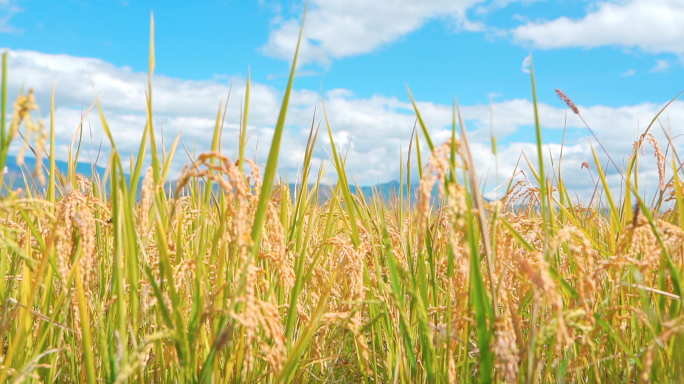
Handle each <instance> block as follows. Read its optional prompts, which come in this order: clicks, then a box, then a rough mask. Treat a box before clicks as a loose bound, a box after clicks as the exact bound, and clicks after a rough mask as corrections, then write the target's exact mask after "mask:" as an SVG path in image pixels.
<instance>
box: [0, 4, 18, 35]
mask: <svg viewBox="0 0 684 384" xmlns="http://www.w3.org/2000/svg"><path fill="white" fill-rule="evenodd" d="M18 12H21V8H19V7H18V6H17V5H16V4H15V1H13V0H0V33H21V32H22V29H19V28H16V27H13V26H12V25H10V21H11V20H12V17H14V15H15V14H17V13H18Z"/></svg>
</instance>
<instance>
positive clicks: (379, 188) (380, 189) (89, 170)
mask: <svg viewBox="0 0 684 384" xmlns="http://www.w3.org/2000/svg"><path fill="white" fill-rule="evenodd" d="M55 165H56V166H57V169H59V171H60V172H61V173H63V174H66V173H67V172H68V170H69V163H68V162H66V161H60V160H57V161H55ZM6 166H7V173H5V174H4V178H5V181H6V182H7V181H10V180H14V185H15V186H17V185H18V184H17V183H22V184H23V180H22V179H23V176H22V169H23V171H24V173H25V174H26V175H27V176H30V175H31V174H32V172H33V170H34V169H35V166H36V159H35V158H34V157H26V158H25V159H24V165H23V166H21V167H20V166H19V165H17V159H16V157H15V156H8V157H7V164H6ZM43 166H44V167H46V168H45V173H46V174H47V169H48V168H49V167H50V162H49V159H44V160H43ZM76 173H80V174H82V175H84V176H85V177H88V178H90V177H91V176H92V175H93V174H94V173H97V174H98V175H99V176H100V177H101V178H102V177H103V176H104V174H105V168H104V167H100V166H97V167H93V166H92V165H91V164H89V163H85V162H81V163H78V164H77V165H76ZM143 177H144V175H141V180H140V182H141V183H142V178H143ZM126 179H128V180H130V175H128V174H127V175H126ZM175 185H176V181H175V180H173V181H169V182H167V185H166V187H165V188H164V189H165V190H168V189H169V186H170V187H172V188H174V187H175ZM289 187H290V195H291V196H292V198H295V191H297V190H299V185H297V184H293V183H291V184H289ZM349 187H350V189H351V192H352V193H353V194H355V195H357V194H358V193H359V190H360V192H361V193H362V194H363V196H364V197H365V198H366V199H367V200H369V199H371V198H372V197H373V196H374V195H378V196H380V197H381V198H382V199H383V200H384V201H391V200H393V199H395V198H396V197H398V196H399V188H400V187H401V185H400V183H399V182H398V181H390V182H387V183H382V184H376V185H372V186H360V187H359V188H358V189H357V187H356V185H350V186H349ZM418 187H419V185H418V184H411V186H410V191H411V197H410V198H411V201H415V199H416V192H417V190H418ZM214 188H218V187H217V186H216V184H214ZM311 188H313V185H309V190H311ZM334 188H335V186H334V185H320V186H319V191H318V200H319V202H324V201H326V200H327V199H328V198H329V196H331V194H332V191H333V190H334ZM217 191H218V189H217ZM139 192H140V188H138V193H139ZM403 194H404V196H406V184H404V185H403ZM437 194H438V190H437V186H435V188H434V190H433V196H437Z"/></svg>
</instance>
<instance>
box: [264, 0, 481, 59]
mask: <svg viewBox="0 0 684 384" xmlns="http://www.w3.org/2000/svg"><path fill="white" fill-rule="evenodd" d="M483 1H484V0H422V1H413V0H374V1H367V0H311V1H310V2H309V4H310V5H309V12H308V14H307V16H306V26H305V28H304V37H303V42H302V48H301V55H300V62H301V63H302V64H305V63H312V62H315V63H319V64H323V65H326V64H329V63H330V61H331V60H332V59H336V58H341V57H346V56H353V55H359V54H364V53H369V52H372V51H374V50H375V49H377V48H378V47H381V46H383V45H385V44H388V43H391V42H394V41H396V40H398V39H399V38H401V37H402V36H404V35H406V34H408V33H410V32H413V31H415V30H417V29H418V28H420V27H421V26H422V25H423V24H424V23H426V22H427V21H428V20H430V19H434V18H437V17H446V18H449V19H451V20H453V21H455V22H456V24H457V26H458V28H460V29H464V30H481V29H482V28H484V26H483V25H482V24H481V23H473V22H469V21H468V20H467V19H466V11H467V10H468V9H469V8H471V7H473V6H474V5H476V4H478V3H480V2H483ZM275 25H276V29H275V30H273V31H272V32H271V34H270V36H269V41H268V43H267V44H266V45H265V46H264V47H263V50H264V52H265V53H266V54H268V55H270V56H273V57H278V58H282V59H285V60H290V59H292V57H293V52H294V49H295V46H296V44H297V38H298V36H299V30H300V21H299V20H298V19H288V20H280V17H277V18H276V23H275Z"/></svg>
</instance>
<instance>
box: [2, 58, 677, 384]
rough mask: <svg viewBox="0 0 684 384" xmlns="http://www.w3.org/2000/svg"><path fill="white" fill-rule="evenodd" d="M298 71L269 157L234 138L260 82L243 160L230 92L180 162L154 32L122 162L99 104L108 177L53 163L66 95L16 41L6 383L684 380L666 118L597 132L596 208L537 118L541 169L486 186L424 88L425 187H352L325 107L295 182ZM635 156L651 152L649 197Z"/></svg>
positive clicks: (10, 111)
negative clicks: (54, 101) (576, 194)
mask: <svg viewBox="0 0 684 384" xmlns="http://www.w3.org/2000/svg"><path fill="white" fill-rule="evenodd" d="M295 67H296V55H295V62H294V63H293V65H292V71H291V73H290V80H289V83H288V87H287V90H286V92H285V96H284V100H283V103H282V107H281V111H280V117H279V119H278V122H277V124H276V126H275V134H274V138H273V141H272V145H271V149H270V154H269V157H268V158H267V159H260V160H265V161H266V162H265V163H263V164H257V163H254V162H253V161H251V160H249V159H247V158H245V155H244V147H245V136H246V126H247V124H246V123H247V119H248V116H249V113H248V112H249V83H248V86H247V94H246V95H245V100H246V103H245V106H244V111H243V112H244V113H243V119H244V121H243V124H242V127H243V129H242V131H241V135H240V137H238V138H235V140H238V141H239V142H240V152H239V156H238V157H237V158H229V157H228V156H227V155H226V154H225V153H224V152H222V151H221V148H220V144H219V143H220V138H221V137H222V131H221V127H222V125H221V121H222V116H223V114H224V113H225V111H223V110H219V111H218V114H217V119H216V128H215V131H214V132H213V145H212V150H211V151H210V152H207V153H203V154H200V155H199V156H197V157H196V159H195V160H194V162H192V163H191V164H188V165H187V167H186V168H185V169H184V170H183V172H182V173H181V175H180V176H179V177H178V178H177V179H174V180H170V179H169V177H168V175H169V169H170V167H171V163H172V160H173V159H174V156H175V155H176V152H177V149H178V143H179V140H176V141H175V142H174V143H173V145H172V146H171V147H170V149H169V148H162V146H161V145H160V139H159V137H158V136H157V135H159V133H158V130H156V127H155V126H154V124H153V121H154V119H153V111H152V100H153V97H154V94H153V92H152V91H153V84H152V73H153V69H154V50H153V49H152V50H151V55H150V82H149V87H148V89H147V96H148V97H147V102H148V104H147V113H148V118H147V121H148V123H147V125H146V126H145V127H144V134H143V140H142V142H141V143H140V150H139V154H138V156H137V158H136V159H134V161H133V165H132V167H131V169H130V170H129V169H125V168H124V166H123V165H122V158H121V154H120V153H119V152H118V151H117V147H116V143H115V142H114V140H113V136H112V133H111V131H110V128H109V127H108V124H107V117H106V115H105V114H104V113H103V112H102V108H101V106H100V104H99V102H97V101H96V103H94V106H93V107H92V110H91V111H90V117H91V118H97V119H99V120H101V122H102V125H103V127H104V130H105V134H106V135H107V137H108V138H109V140H110V143H109V145H110V147H111V151H110V156H109V158H108V160H107V164H108V165H107V168H106V172H105V174H104V175H100V174H96V173H95V174H93V176H92V177H91V178H87V177H85V176H83V175H81V174H77V173H76V172H75V169H76V163H77V162H78V157H79V150H78V148H79V147H78V145H79V144H78V140H75V143H74V145H73V146H72V150H71V152H70V154H69V170H68V171H67V172H60V171H59V169H57V166H56V165H55V153H54V145H52V144H53V143H54V125H55V122H54V107H53V108H52V113H51V116H52V119H51V120H50V121H49V122H46V123H43V122H41V121H40V119H39V117H38V115H37V108H38V106H37V105H36V103H35V98H34V97H33V94H32V92H31V91H30V84H27V88H26V91H25V92H24V93H23V94H22V95H21V96H19V98H18V99H16V101H13V100H9V99H8V95H7V78H8V76H12V73H11V72H12V71H11V68H9V69H8V67H7V54H5V55H4V57H3V69H2V78H3V79H2V84H3V88H2V122H1V133H2V136H1V137H0V169H3V168H4V166H5V164H6V161H7V157H8V153H9V150H10V145H11V144H12V143H13V142H14V143H15V144H16V143H19V145H21V146H22V147H23V149H22V151H21V153H20V154H19V155H18V156H17V159H18V161H21V158H22V157H23V153H24V152H25V151H32V152H33V153H34V155H35V156H36V157H37V159H38V161H37V167H36V169H35V171H33V172H29V173H26V174H25V175H24V178H19V179H15V180H11V181H10V180H9V177H5V176H3V178H2V179H0V190H2V192H3V193H2V197H1V198H0V282H1V284H0V308H2V310H1V312H0V346H1V348H0V382H3V383H4V382H8V383H89V384H94V383H99V382H105V383H126V382H130V383H134V382H140V383H142V382H145V383H184V384H185V383H305V382H306V383H318V382H321V383H366V384H369V383H429V384H433V383H575V382H581V383H642V382H654V383H679V382H683V381H684V373H683V370H684V343H683V342H684V336H683V334H682V333H683V331H684V324H683V319H684V317H683V315H684V313H683V308H682V295H683V294H684V287H683V285H682V283H683V282H682V266H683V265H684V262H683V257H684V195H683V194H682V188H683V184H682V182H681V181H680V177H681V173H680V168H681V163H680V158H679V156H678V154H677V152H676V150H675V148H674V146H671V145H668V143H658V142H657V141H656V140H655V138H654V136H653V135H651V134H650V130H651V128H652V126H654V122H655V121H656V120H655V118H654V120H653V121H652V122H651V125H650V126H649V127H648V129H647V130H645V132H643V134H642V135H641V136H639V137H635V144H634V148H633V152H632V156H631V157H630V159H629V161H628V162H627V163H626V164H625V165H624V166H623V165H620V166H617V165H616V164H614V163H613V161H612V160H611V159H610V154H605V153H603V152H602V151H603V149H602V146H600V144H599V145H598V146H596V147H595V152H594V163H593V164H586V166H589V167H591V169H592V171H593V172H595V174H597V179H596V183H597V185H596V191H597V192H596V194H595V199H593V202H586V203H585V204H578V203H577V201H576V200H574V202H573V199H572V198H571V196H570V192H569V188H570V186H568V187H566V185H565V183H564V181H563V175H562V172H561V166H560V164H549V163H548V162H547V163H544V162H543V159H544V157H545V156H544V154H543V153H542V137H541V125H540V122H539V119H538V118H537V121H536V135H537V151H538V153H537V154H536V155H537V159H540V161H539V162H536V163H532V162H529V161H527V164H524V163H523V164H520V166H521V167H522V166H523V165H525V167H527V168H529V169H530V170H531V171H532V172H531V173H532V174H531V175H530V177H531V180H524V181H520V182H514V181H510V182H508V183H507V184H505V186H504V188H503V189H502V192H501V193H500V195H501V196H502V197H501V198H500V199H499V200H496V201H489V200H486V199H484V198H483V196H482V191H481V190H480V185H479V175H478V173H477V169H475V167H474V166H472V164H473V160H472V156H471V153H470V149H469V144H468V137H467V130H466V129H465V127H464V124H463V122H462V119H461V116H460V113H459V111H458V108H457V107H454V116H453V120H454V122H453V129H452V138H451V140H449V141H447V142H445V143H437V142H433V141H432V140H431V138H430V135H429V133H428V132H429V131H428V129H427V127H426V126H425V124H424V121H423V119H422V117H421V115H420V111H419V110H418V107H417V106H416V104H415V103H414V107H415V113H416V117H417V120H418V130H417V132H416V134H417V135H418V136H420V137H421V139H422V140H423V143H427V147H425V146H423V148H421V147H420V146H419V143H420V141H419V140H415V138H414V140H413V141H412V148H411V150H410V151H411V153H412V155H411V156H415V157H416V158H417V159H418V164H419V167H418V169H415V168H414V169H411V167H410V164H411V162H410V161H409V162H408V163H407V165H406V166H404V167H403V170H402V172H403V175H405V176H407V177H405V178H403V180H411V173H413V175H414V177H415V175H419V178H420V185H419V187H417V188H414V187H412V186H411V185H409V184H407V183H406V182H405V181H404V182H402V183H401V184H400V185H399V187H398V188H397V189H396V190H395V191H393V197H392V198H391V199H389V201H388V200H387V199H384V198H383V197H382V196H381V195H380V193H379V192H378V193H376V194H374V195H373V196H368V195H364V194H363V193H353V191H358V190H359V189H358V188H354V185H350V182H349V180H350V179H351V175H347V173H346V172H345V160H346V154H345V153H343V152H340V151H339V149H338V148H337V147H336V145H335V142H334V140H333V131H334V129H335V127H331V126H330V125H329V124H325V123H327V118H326V119H325V120H324V122H325V123H324V124H323V126H322V127H321V128H320V129H317V128H315V127H312V129H311V135H310V137H309V142H308V144H307V150H306V153H305V156H304V157H303V158H302V159H301V161H302V167H301V169H302V174H301V180H304V182H303V183H301V184H299V185H297V187H296V188H294V189H292V188H291V187H290V185H288V184H285V183H284V182H280V181H277V180H278V179H277V172H276V171H277V162H278V157H279V153H280V152H281V151H283V150H286V149H284V148H280V141H281V136H282V132H283V130H284V129H285V117H286V113H287V109H288V101H289V94H290V90H291V89H292V83H293V80H294V73H295ZM531 80H532V82H531V87H532V92H533V95H534V92H535V88H534V72H533V71H532V74H531ZM558 93H559V96H561V98H562V100H563V101H565V102H566V104H568V107H569V108H570V109H569V110H570V113H577V114H579V113H580V111H579V110H578V109H577V108H576V107H575V106H574V104H573V103H572V101H571V100H570V99H569V98H568V97H567V96H565V95H564V94H563V93H562V92H561V91H558ZM535 106H536V98H535ZM43 107H45V106H43ZM535 108H536V107H535ZM535 112H536V111H535ZM322 113H323V115H325V109H323V112H322ZM10 115H11V119H6V116H10ZM535 115H536V114H535ZM656 126H657V125H656ZM587 129H590V128H589V126H587ZM654 129H655V128H654ZM20 133H21V136H20V135H19V134H20ZM319 134H320V135H325V136H327V137H328V138H329V140H330V142H331V143H332V145H331V146H330V147H329V148H328V150H329V153H330V154H331V164H332V165H331V167H333V168H334V171H335V172H336V173H337V175H338V182H337V184H336V185H335V186H333V187H332V188H330V189H327V190H326V193H327V196H326V197H325V199H324V198H323V197H322V196H323V193H322V192H321V191H322V189H323V188H324V184H323V183H322V181H321V180H322V174H323V173H322V172H319V173H316V172H315V171H314V172H312V165H311V157H312V151H313V148H314V145H315V144H316V142H317V140H318V139H319ZM74 137H75V138H76V137H78V132H76V134H75V135H74ZM666 145H668V148H669V152H668V151H663V150H661V148H665V146H666ZM644 146H652V147H653V148H654V150H655V153H656V157H655V158H653V157H648V158H647V157H643V156H641V155H640V153H641V148H642V147H644ZM664 152H665V153H664ZM599 154H601V156H604V155H607V156H608V159H609V164H600V163H599ZM146 156H149V158H151V165H149V166H143V163H144V161H145V158H146ZM41 159H43V160H44V162H42V161H41ZM523 161H524V160H523ZM640 161H641V162H644V161H654V162H657V164H658V168H659V175H660V186H659V189H658V191H657V192H656V195H655V197H654V198H653V199H652V200H650V199H649V200H645V198H644V193H643V191H642V190H640V188H639V178H638V176H637V175H638V165H639V162H640ZM606 166H608V167H611V169H617V170H618V172H620V177H621V180H622V185H621V188H620V189H616V188H610V187H609V185H608V182H607V181H606V175H605V174H604V169H605V167H606ZM613 167H614V168H613ZM670 168H671V169H670ZM666 169H667V172H666ZM666 173H667V174H672V175H673V177H672V179H670V180H668V179H666ZM511 180H513V179H511ZM307 181H308V182H307ZM437 191H438V192H437ZM412 196H413V197H415V198H412Z"/></svg>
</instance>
